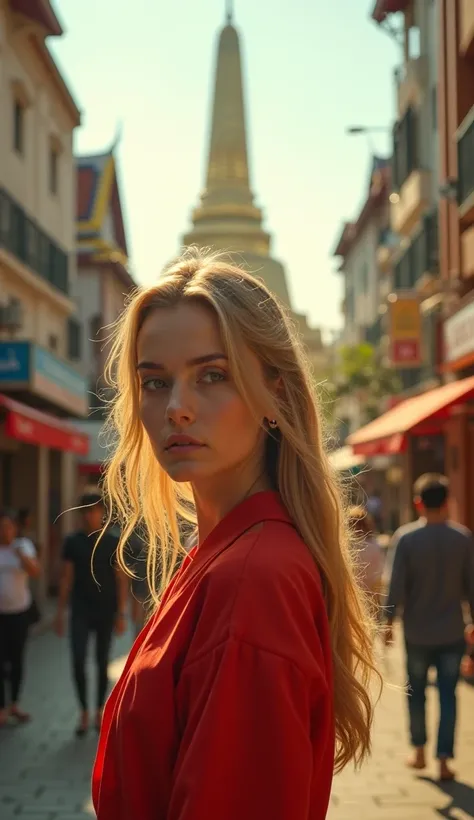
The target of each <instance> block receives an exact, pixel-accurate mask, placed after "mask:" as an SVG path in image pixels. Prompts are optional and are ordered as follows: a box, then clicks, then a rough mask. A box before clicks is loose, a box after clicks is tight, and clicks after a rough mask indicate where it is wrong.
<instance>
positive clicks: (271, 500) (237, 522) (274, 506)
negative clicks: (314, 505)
mask: <svg viewBox="0 0 474 820" xmlns="http://www.w3.org/2000/svg"><path fill="white" fill-rule="evenodd" d="M264 521H283V522H286V523H287V524H291V523H292V521H291V518H290V516H289V515H288V512H287V511H286V509H285V507H284V506H283V502H282V500H281V498H280V496H279V494H278V493H276V492H273V491H271V490H267V491H265V492H261V493H255V495H251V496H250V497H249V498H245V499H244V501H242V502H241V503H240V504H237V506H236V507H234V508H233V509H232V510H231V511H230V512H228V513H227V515H226V516H224V518H223V519H222V520H221V521H219V523H218V524H217V525H216V526H215V527H214V529H213V530H212V531H211V532H210V533H209V535H208V536H207V538H205V539H204V541H203V542H202V544H200V545H199V546H198V547H197V550H196V554H197V555H204V554H205V555H206V558H208V557H209V553H211V552H218V551H219V550H220V549H221V548H222V547H224V546H225V545H226V544H227V543H228V542H229V541H235V539H236V538H239V536H241V535H243V533H244V532H246V531H247V530H250V529H252V527H255V526H256V525H257V524H262V523H263V522H264Z"/></svg>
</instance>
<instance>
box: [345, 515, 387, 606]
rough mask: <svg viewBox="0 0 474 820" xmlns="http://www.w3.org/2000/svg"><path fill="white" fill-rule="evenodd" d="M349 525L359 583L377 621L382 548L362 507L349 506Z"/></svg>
mask: <svg viewBox="0 0 474 820" xmlns="http://www.w3.org/2000/svg"><path fill="white" fill-rule="evenodd" d="M349 527H350V530H351V532H352V534H353V537H354V544H353V549H354V552H355V556H356V563H357V566H358V568H359V571H358V579H359V583H360V584H361V585H362V588H363V589H364V591H365V592H366V593H367V594H368V596H369V599H370V601H371V603H372V607H373V613H374V618H375V620H376V621H379V616H380V604H381V593H382V573H383V568H384V558H383V555H382V550H381V549H380V546H379V544H378V541H377V539H376V537H375V535H374V528H373V525H372V520H371V517H370V516H369V515H368V514H367V512H366V510H364V508H363V507H351V508H350V510H349Z"/></svg>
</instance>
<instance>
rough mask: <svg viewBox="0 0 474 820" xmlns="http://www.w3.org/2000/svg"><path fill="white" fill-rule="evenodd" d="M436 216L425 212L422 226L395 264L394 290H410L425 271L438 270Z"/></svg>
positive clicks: (433, 272) (434, 213)
mask: <svg viewBox="0 0 474 820" xmlns="http://www.w3.org/2000/svg"><path fill="white" fill-rule="evenodd" d="M438 258H439V253H438V216H437V213H436V211H433V212H432V213H428V214H425V217H424V219H423V227H422V229H421V231H420V232H419V233H418V234H417V236H416V237H415V238H414V239H413V240H412V242H411V244H410V246H409V247H408V248H407V250H406V251H405V253H404V254H403V256H402V257H401V258H400V259H399V260H398V262H397V264H396V265H395V271H394V287H395V290H412V289H413V288H415V287H416V283H417V282H418V280H419V279H421V277H422V276H424V275H425V274H426V273H431V274H433V275H435V274H436V273H437V272H438Z"/></svg>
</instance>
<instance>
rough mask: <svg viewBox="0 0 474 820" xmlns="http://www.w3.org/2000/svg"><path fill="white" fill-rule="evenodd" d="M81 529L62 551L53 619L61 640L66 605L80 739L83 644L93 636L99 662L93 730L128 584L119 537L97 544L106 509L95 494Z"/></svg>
mask: <svg viewBox="0 0 474 820" xmlns="http://www.w3.org/2000/svg"><path fill="white" fill-rule="evenodd" d="M80 507H81V508H82V518H83V526H82V528H81V529H80V530H78V531H77V532H75V533H72V534H71V535H68V536H67V538H66V540H65V542H64V546H63V555H62V557H63V566H62V573H61V583H60V590H59V599H58V611H57V615H56V632H57V633H58V635H60V636H62V635H64V631H65V611H66V607H67V604H68V603H69V604H70V638H71V651H72V664H73V676H74V683H75V686H76V691H77V696H78V700H79V703H80V706H81V718H80V721H79V724H78V727H77V729H76V734H77V735H78V736H82V735H84V734H85V733H86V732H87V730H88V728H89V710H88V701H87V681H86V673H85V665H86V654H87V644H88V640H89V635H90V634H91V632H94V633H95V641H96V662H97V713H96V728H97V729H99V728H100V723H101V719H102V710H103V706H104V702H105V698H106V694H107V687H108V674H107V668H108V663H109V655H110V647H111V642H112V635H113V632H114V629H115V632H116V634H118V635H121V634H123V632H124V631H125V626H126V620H125V619H126V609H127V600H128V582H127V578H126V576H125V575H124V574H123V573H122V572H121V571H120V570H119V568H118V566H117V563H116V551H117V546H118V537H117V535H114V534H113V533H112V532H110V531H107V532H105V533H104V535H103V536H102V538H101V539H100V542H99V544H98V545H97V549H95V546H96V543H97V541H98V538H99V534H100V532H101V529H102V526H103V520H104V505H103V501H102V497H101V496H100V495H99V494H98V493H89V494H87V495H84V496H83V497H82V498H81V500H80Z"/></svg>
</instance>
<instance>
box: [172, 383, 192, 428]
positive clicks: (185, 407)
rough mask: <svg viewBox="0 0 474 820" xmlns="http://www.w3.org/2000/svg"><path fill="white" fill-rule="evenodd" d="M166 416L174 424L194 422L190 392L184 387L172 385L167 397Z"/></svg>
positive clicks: (177, 384)
mask: <svg viewBox="0 0 474 820" xmlns="http://www.w3.org/2000/svg"><path fill="white" fill-rule="evenodd" d="M167 415H168V418H169V419H170V421H172V422H173V423H174V424H182V423H185V424H189V423H190V422H192V421H194V418H195V411H194V408H193V406H192V398H191V396H190V391H189V389H188V388H187V387H186V385H184V384H179V383H177V382H175V383H174V385H173V389H172V390H171V393H170V397H169V402H168V407H167Z"/></svg>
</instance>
